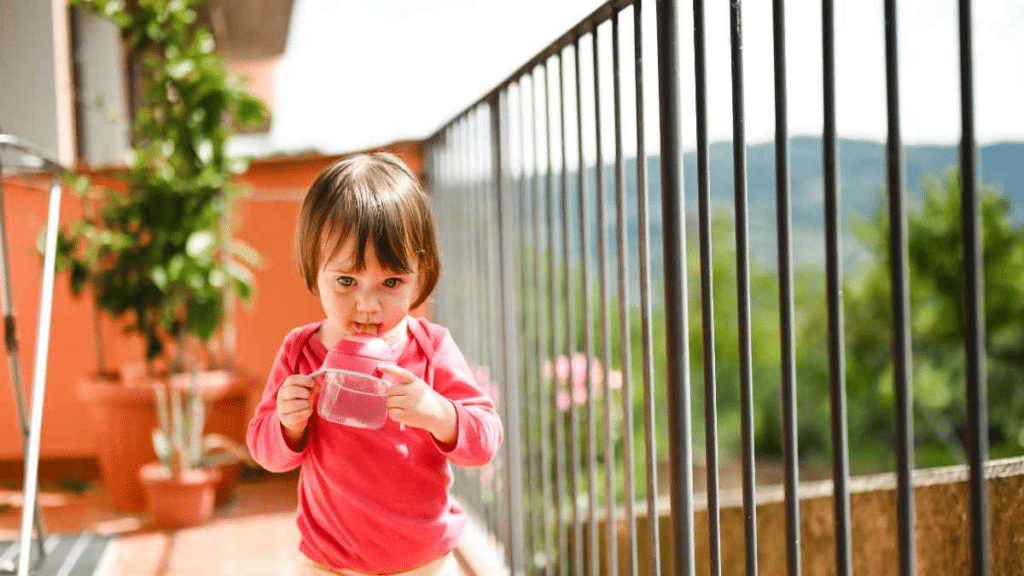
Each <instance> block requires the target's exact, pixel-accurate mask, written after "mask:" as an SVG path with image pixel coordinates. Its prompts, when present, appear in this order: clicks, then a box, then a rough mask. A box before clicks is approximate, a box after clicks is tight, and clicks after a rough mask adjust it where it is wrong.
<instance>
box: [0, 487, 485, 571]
mask: <svg viewBox="0 0 1024 576" xmlns="http://www.w3.org/2000/svg"><path fill="white" fill-rule="evenodd" d="M296 478H297V477H296V476H295V475H273V476H269V477H263V478H260V479H258V480H255V481H246V482H242V483H240V484H239V485H238V488H237V492H236V494H235V497H234V498H233V499H232V500H231V501H230V502H228V503H226V504H225V505H222V506H221V507H219V508H218V509H217V511H216V514H215V517H214V518H213V520H211V521H210V522H208V523H206V524H204V525H202V526H197V527H194V528H188V529H183V530H176V531H163V530H156V529H154V528H153V527H152V526H151V525H150V524H149V521H148V519H147V518H146V516H145V515H144V514H123V513H117V512H115V511H113V509H112V507H111V506H110V502H109V499H108V498H107V497H106V496H105V494H104V493H103V490H102V489H101V488H100V487H98V486H97V487H93V488H91V489H90V490H87V491H86V492H85V493H83V494H67V493H61V492H55V491H44V492H43V494H41V497H40V503H41V505H42V508H43V518H44V520H45V521H46V528H47V531H48V532H50V533H75V532H82V531H92V532H99V533H102V534H111V535H114V538H113V539H112V541H111V543H110V545H109V546H108V548H107V552H106V555H105V557H104V558H103V560H102V562H101V565H100V568H99V569H98V570H97V572H96V576H236V575H237V576H296V575H297V566H298V565H299V560H300V559H301V553H300V552H299V551H298V543H299V533H298V528H297V527H296V525H295V509H296V505H297V501H298V496H297V493H296ZM0 504H7V506H2V507H0V539H16V538H17V537H18V527H19V525H20V519H21V517H20V514H21V494H20V492H18V491H0ZM471 526H473V527H475V525H474V524H473V523H471ZM467 528H469V527H467ZM468 532H472V530H469V531H468ZM468 532H467V538H465V539H464V540H465V541H466V542H476V543H478V542H479V538H476V539H474V537H472V536H470V535H469V534H468ZM471 547H476V546H471ZM476 564H477V565H478V566H479V565H480V564H481V563H480V562H477V563H476ZM492 569H495V567H494V566H493V565H492V566H486V567H485V570H492ZM484 573H486V574H491V572H484ZM501 573H502V571H501V570H497V571H495V572H493V574H501Z"/></svg>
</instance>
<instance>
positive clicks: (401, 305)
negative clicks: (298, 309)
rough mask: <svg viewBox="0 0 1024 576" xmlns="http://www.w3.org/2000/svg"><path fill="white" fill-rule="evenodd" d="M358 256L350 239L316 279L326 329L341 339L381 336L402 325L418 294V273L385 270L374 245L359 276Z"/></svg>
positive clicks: (321, 269) (367, 250)
mask: <svg viewBox="0 0 1024 576" xmlns="http://www.w3.org/2000/svg"><path fill="white" fill-rule="evenodd" d="M356 256H357V253H356V246H355V239H354V238H351V237H350V238H348V239H347V240H345V242H344V243H343V244H342V245H341V248H340V249H339V250H338V251H337V253H336V254H334V255H333V256H332V257H330V258H329V259H327V260H326V261H325V262H324V263H323V265H322V266H321V267H320V274H319V276H318V278H317V288H318V290H319V293H320V294H319V295H320V304H321V305H322V306H323V308H324V314H325V315H326V316H327V318H326V320H325V321H324V325H325V326H324V327H325V328H326V329H327V332H328V333H329V334H330V335H332V336H334V337H336V338H339V339H340V338H343V337H345V336H348V335H351V334H358V333H363V334H370V335H373V336H382V335H383V334H384V333H386V332H387V331H389V330H391V329H392V328H394V327H395V326H396V325H397V324H398V323H399V322H401V321H402V318H404V317H405V315H406V314H407V313H408V312H409V307H410V306H411V305H412V303H413V302H414V301H415V300H416V296H417V295H418V293H419V282H418V275H417V273H416V271H413V272H412V273H409V274H399V273H396V272H395V271H393V270H390V269H386V268H382V267H381V264H380V262H379V261H378V260H377V253H376V251H375V250H374V248H373V246H372V245H369V246H367V247H366V254H365V257H366V258H365V259H366V267H365V268H364V269H363V270H361V271H358V272H357V271H356V270H355V263H356Z"/></svg>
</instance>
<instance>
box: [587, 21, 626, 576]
mask: <svg viewBox="0 0 1024 576" xmlns="http://www.w3.org/2000/svg"><path fill="white" fill-rule="evenodd" d="M591 38H593V40H594V41H593V43H592V44H591V47H592V49H593V62H594V143H595V144H596V146H597V161H596V162H595V163H594V165H595V169H594V170H595V172H596V173H597V181H596V183H597V190H596V191H595V196H596V197H597V275H598V291H599V292H600V294H601V308H600V310H601V312H600V314H601V319H600V322H601V370H602V373H601V382H603V383H604V390H603V393H604V396H603V398H602V401H603V408H604V480H605V484H604V492H605V510H606V513H605V538H606V539H607V541H608V558H607V562H606V564H605V566H606V571H605V574H606V576H618V573H619V552H618V550H619V549H618V531H617V530H616V526H617V524H618V522H617V521H616V515H615V439H614V436H613V430H612V389H611V386H610V375H609V370H610V368H611V358H612V348H611V331H612V328H611V319H610V318H609V317H608V308H609V306H610V305H611V304H610V302H611V293H610V290H609V286H608V246H607V243H608V239H607V222H606V214H605V205H604V154H603V150H602V147H601V74H600V69H601V68H600V59H599V58H598V48H597V26H594V29H593V30H592V31H591Z"/></svg>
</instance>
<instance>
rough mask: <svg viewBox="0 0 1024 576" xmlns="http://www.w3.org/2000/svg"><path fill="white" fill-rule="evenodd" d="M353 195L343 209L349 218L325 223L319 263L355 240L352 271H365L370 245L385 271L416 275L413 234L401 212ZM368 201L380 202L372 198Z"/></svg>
mask: <svg viewBox="0 0 1024 576" xmlns="http://www.w3.org/2000/svg"><path fill="white" fill-rule="evenodd" d="M353 196H357V197H358V198H356V199H355V200H356V201H354V202H352V204H353V205H352V206H348V207H345V208H346V209H345V210H344V213H345V214H348V215H350V216H351V219H349V220H347V221H344V222H335V223H333V224H331V223H328V224H327V229H326V230H325V232H326V234H324V235H323V237H324V238H327V239H328V241H327V243H326V245H324V246H322V247H321V257H320V258H318V260H319V261H320V262H325V261H327V260H330V259H331V258H333V257H334V256H335V255H337V253H338V251H339V250H341V247H342V245H344V244H345V242H346V241H348V239H349V238H354V240H355V246H356V261H355V263H354V266H355V271H357V272H361V271H363V270H365V269H366V247H367V246H370V245H372V246H373V250H374V252H376V253H377V260H378V261H379V262H380V265H381V266H383V267H384V268H387V269H388V270H391V271H393V272H396V273H399V274H409V273H411V272H415V271H416V266H415V264H416V262H418V261H419V259H420V258H419V255H420V251H418V250H417V248H416V247H415V246H414V241H413V236H414V235H413V234H411V233H410V232H411V231H410V230H409V228H410V227H409V225H408V224H407V223H406V220H405V218H403V217H402V213H401V210H399V209H397V206H395V205H394V204H393V203H392V204H391V205H390V206H389V205H385V204H384V203H382V202H360V201H359V199H362V198H366V197H365V196H363V195H353ZM367 199H373V200H380V198H373V197H372V196H370V198H367Z"/></svg>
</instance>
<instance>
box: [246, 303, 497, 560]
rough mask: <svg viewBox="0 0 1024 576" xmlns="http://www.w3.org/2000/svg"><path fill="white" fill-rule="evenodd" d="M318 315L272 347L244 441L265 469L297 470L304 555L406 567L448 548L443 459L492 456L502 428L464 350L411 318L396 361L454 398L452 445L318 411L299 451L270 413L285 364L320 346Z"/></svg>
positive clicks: (450, 534)
mask: <svg viewBox="0 0 1024 576" xmlns="http://www.w3.org/2000/svg"><path fill="white" fill-rule="evenodd" d="M320 324H321V322H316V323H313V324H308V325H306V326H302V327H300V328H296V329H295V330H292V331H291V332H290V333H289V334H288V335H287V336H286V337H285V340H284V343H283V344H282V345H281V349H280V350H279V351H278V353H277V358H276V360H275V361H274V366H273V368H272V369H271V372H270V377H269V378H268V379H267V385H266V388H265V389H264V391H263V399H262V400H261V401H260V404H259V406H258V407H257V408H256V414H255V415H254V416H253V418H252V420H251V421H250V422H249V430H248V434H247V441H248V444H249V451H250V452H251V453H252V456H253V458H255V460H256V462H258V463H259V464H260V465H261V466H263V467H264V468H266V469H267V470H269V471H271V472H285V471H288V470H292V469H294V468H296V467H298V466H300V465H301V466H302V469H301V471H300V473H299V510H298V526H299V531H300V533H301V535H302V541H301V542H300V544H299V549H300V550H301V551H302V552H303V553H304V554H305V555H306V556H307V557H309V558H310V559H311V560H313V561H314V562H317V563H319V564H323V565H326V566H331V567H334V568H347V569H350V570H355V571H357V572H365V573H369V574H379V573H384V574H391V573H395V572H403V571H407V570H411V569H413V568H416V567H419V566H422V565H424V564H427V563H428V562H430V561H432V560H434V559H436V558H439V557H440V556H443V555H445V554H447V553H448V552H449V551H451V550H452V548H454V547H455V544H456V543H457V542H458V539H459V537H460V536H461V534H462V529H463V526H464V524H465V520H466V513H465V511H464V510H463V508H462V506H461V505H460V504H459V503H458V502H457V501H456V500H455V499H454V498H453V497H452V496H451V495H450V494H449V493H448V488H449V487H450V486H451V484H452V471H451V467H450V465H449V460H450V461H452V462H454V463H456V464H458V465H460V466H465V467H475V466H483V465H485V464H487V463H488V462H490V460H491V458H493V457H494V454H495V453H496V452H497V450H498V447H499V446H500V445H501V441H502V436H503V429H502V424H501V420H500V419H499V417H498V415H497V413H496V412H495V410H494V402H493V401H492V400H491V398H490V397H488V396H487V395H486V394H485V393H484V392H483V391H482V390H481V387H480V384H484V383H480V384H478V383H477V382H475V381H474V378H473V376H472V372H471V371H470V368H469V365H468V364H467V362H466V359H465V358H464V357H463V355H462V352H460V351H459V349H458V347H457V346H456V345H455V342H454V341H453V340H452V337H451V335H449V333H448V330H447V329H445V328H444V327H442V326H438V325H436V324H432V323H431V322H428V321H427V320H423V319H412V318H410V320H409V335H410V337H409V338H408V340H407V341H406V342H405V344H403V349H402V350H401V352H400V354H399V358H398V365H399V366H401V367H403V368H405V369H407V370H410V371H411V372H413V373H414V374H416V375H417V376H419V377H420V378H422V379H423V380H424V381H426V382H427V384H428V385H431V386H432V387H433V388H434V389H435V390H437V391H438V392H439V393H440V394H441V395H443V396H444V397H446V398H448V399H449V400H452V402H453V403H454V405H455V411H456V414H457V417H458V425H457V427H458V437H457V439H456V441H455V444H454V446H442V445H440V444H439V443H438V442H437V441H436V440H435V439H434V437H433V436H431V435H430V433H429V432H427V431H425V430H422V429H419V428H413V427H406V428H405V430H400V429H399V425H398V423H397V422H394V421H393V420H390V419H389V420H388V421H387V423H386V424H385V425H384V427H383V428H380V429H379V430H365V429H361V428H353V427H350V426H344V425H341V424H333V423H331V422H327V421H325V420H322V419H321V418H319V417H318V416H317V415H316V413H315V411H314V414H313V416H312V417H311V418H310V420H309V425H308V426H309V430H308V433H307V436H306V440H305V443H304V444H303V445H302V447H301V448H300V451H298V452H295V451H293V450H291V449H290V448H289V447H288V445H287V444H286V443H285V440H284V435H283V430H282V428H281V422H280V420H278V418H277V412H276V399H277V391H278V389H279V388H280V387H281V384H283V383H284V380H285V378H287V377H288V376H289V375H291V374H309V373H311V372H313V371H315V370H317V369H318V368H320V364H321V363H322V362H323V359H324V356H325V355H326V354H327V349H326V348H325V347H324V345H323V343H322V342H320V339H319V338H318V337H317V336H316V333H317V330H318V329H319V328H320Z"/></svg>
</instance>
